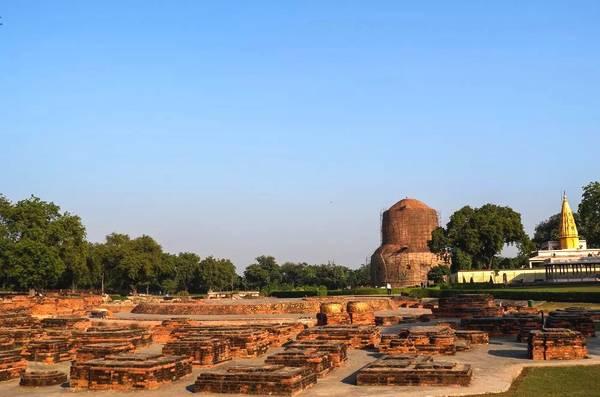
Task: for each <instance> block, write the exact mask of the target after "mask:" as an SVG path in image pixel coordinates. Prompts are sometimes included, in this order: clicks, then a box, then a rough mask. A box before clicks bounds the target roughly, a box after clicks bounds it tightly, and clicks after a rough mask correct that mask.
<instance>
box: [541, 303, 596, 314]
mask: <svg viewBox="0 0 600 397" xmlns="http://www.w3.org/2000/svg"><path fill="white" fill-rule="evenodd" d="M536 307H537V308H539V309H540V310H543V311H545V312H550V311H552V310H556V309H564V308H567V307H585V308H590V309H595V310H600V303H585V302H544V303H542V304H541V305H539V306H536Z"/></svg>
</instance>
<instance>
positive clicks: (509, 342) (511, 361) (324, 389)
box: [0, 309, 600, 397]
mask: <svg viewBox="0 0 600 397" xmlns="http://www.w3.org/2000/svg"><path fill="white" fill-rule="evenodd" d="M410 311H412V309H402V312H403V313H407V312H409V313H410ZM128 320H130V321H131V320H134V319H133V318H131V317H129V318H128ZM138 320H141V319H138ZM145 320H147V321H157V320H159V318H157V317H155V316H153V317H152V318H151V319H150V318H146V319H145ZM212 320H213V321H215V322H217V319H212ZM220 320H225V321H226V320H227V319H223V318H221V319H220ZM236 320H238V319H236ZM397 328H398V326H395V327H387V328H386V329H385V330H384V333H392V332H394V331H395V330H396V329H397ZM161 348H162V346H161V345H159V344H153V345H152V346H150V347H147V348H145V349H143V350H142V351H144V350H145V351H155V352H159V351H160V350H161ZM280 350H281V349H271V350H269V353H268V354H267V355H269V354H272V353H275V352H277V351H280ZM588 350H589V353H590V358H589V359H585V360H574V361H552V362H534V361H531V360H528V359H527V345H526V344H525V343H517V342H515V341H514V339H513V338H493V339H492V341H491V343H490V344H489V345H487V346H475V347H474V348H473V349H471V350H470V351H468V352H460V353H457V354H456V356H444V357H443V358H441V359H443V360H452V361H457V362H464V363H469V364H471V365H472V367H473V380H472V382H471V385H470V386H468V387H459V386H456V387H399V386H356V385H354V381H355V373H356V371H357V370H359V369H360V368H361V367H363V366H364V365H366V364H368V363H369V362H371V361H373V360H375V359H376V358H377V357H379V354H378V353H377V352H376V351H364V350H354V349H352V350H349V355H348V356H349V357H348V362H347V363H346V364H345V365H344V366H343V367H341V368H337V369H336V370H334V371H333V372H331V373H330V374H329V375H328V376H326V377H325V378H323V379H320V380H319V381H318V383H317V384H316V385H315V386H313V387H312V388H310V389H308V390H306V391H304V392H303V393H301V394H300V396H302V397H337V396H339V397H353V396H356V397H363V396H377V397H392V396H393V397H402V396H430V397H441V396H464V395H470V394H481V393H492V392H501V391H505V390H507V389H508V388H509V386H510V384H511V382H512V380H513V379H514V378H516V377H517V376H518V375H519V373H520V372H521V369H522V368H523V367H525V366H545V365H551V366H561V365H575V364H579V365H590V364H600V338H588ZM267 355H265V356H263V357H261V358H258V359H251V360H241V359H236V360H233V361H230V362H228V363H226V364H223V365H225V366H226V365H234V364H260V363H262V362H263V361H264V359H265V358H266V356H267ZM30 368H31V369H35V368H48V369H49V368H54V369H60V370H63V371H65V372H68V370H69V363H60V364H56V365H51V366H46V365H43V364H39V363H30ZM201 371H206V369H200V368H195V369H194V371H193V373H192V375H189V376H187V377H185V378H183V379H180V380H179V381H177V382H174V383H172V384H169V385H164V386H161V387H160V388H159V389H157V390H151V391H135V392H113V391H102V392H100V391H98V392H96V391H94V392H91V391H86V390H84V391H73V390H71V389H69V388H68V387H61V386H51V387H43V388H25V387H20V386H19V385H18V380H12V381H7V382H2V383H0V396H10V397H21V396H27V397H31V396H41V397H64V396H67V395H73V394H74V395H81V396H89V397H102V396H107V397H108V396H118V397H119V396H129V397H131V396H140V397H158V396H160V397H167V396H168V397H179V396H188V397H189V396H192V395H193V394H192V393H191V392H190V391H188V390H187V389H186V387H187V386H189V385H191V384H193V383H194V381H195V379H196V376H197V375H198V373H200V372H201ZM199 395H200V394H199ZM201 395H203V396H222V395H220V394H207V393H203V394H201ZM230 396H233V395H230Z"/></svg>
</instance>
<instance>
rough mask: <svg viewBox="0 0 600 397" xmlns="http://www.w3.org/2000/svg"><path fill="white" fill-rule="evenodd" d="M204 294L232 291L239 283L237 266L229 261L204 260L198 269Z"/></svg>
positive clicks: (210, 257)
mask: <svg viewBox="0 0 600 397" xmlns="http://www.w3.org/2000/svg"><path fill="white" fill-rule="evenodd" d="M198 275H199V277H198V278H199V284H200V289H201V291H202V292H206V291H209V290H212V291H225V290H232V289H234V288H235V286H236V285H237V283H238V276H237V274H236V272H235V266H234V265H233V263H232V262H231V261H230V260H229V259H217V258H214V257H212V256H209V257H207V258H204V259H203V260H202V261H201V262H200V265H199V269H198Z"/></svg>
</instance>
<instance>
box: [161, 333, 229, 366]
mask: <svg viewBox="0 0 600 397" xmlns="http://www.w3.org/2000/svg"><path fill="white" fill-rule="evenodd" d="M162 352H163V354H167V355H175V356H186V357H190V358H191V359H192V364H193V365H196V366H202V367H210V366H213V365H215V364H219V363H222V362H225V361H229V360H231V358H232V357H231V351H230V348H229V341H228V340H224V339H220V338H211V337H209V336H206V337H189V338H183V339H180V340H176V341H171V342H168V343H167V344H166V345H165V346H164V347H163V349H162Z"/></svg>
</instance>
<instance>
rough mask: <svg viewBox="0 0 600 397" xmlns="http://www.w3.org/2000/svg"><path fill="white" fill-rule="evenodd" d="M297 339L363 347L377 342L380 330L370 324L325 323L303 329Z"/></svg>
mask: <svg viewBox="0 0 600 397" xmlns="http://www.w3.org/2000/svg"><path fill="white" fill-rule="evenodd" d="M297 340H300V341H306V340H318V341H328V342H341V343H345V344H347V345H348V346H349V347H352V348H355V349H365V348H372V347H375V346H377V345H378V344H379V342H380V341H381V331H380V330H379V328H377V327H375V326H370V325H325V326H320V327H313V328H307V329H305V330H304V331H302V332H301V333H300V334H298V337H297Z"/></svg>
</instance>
